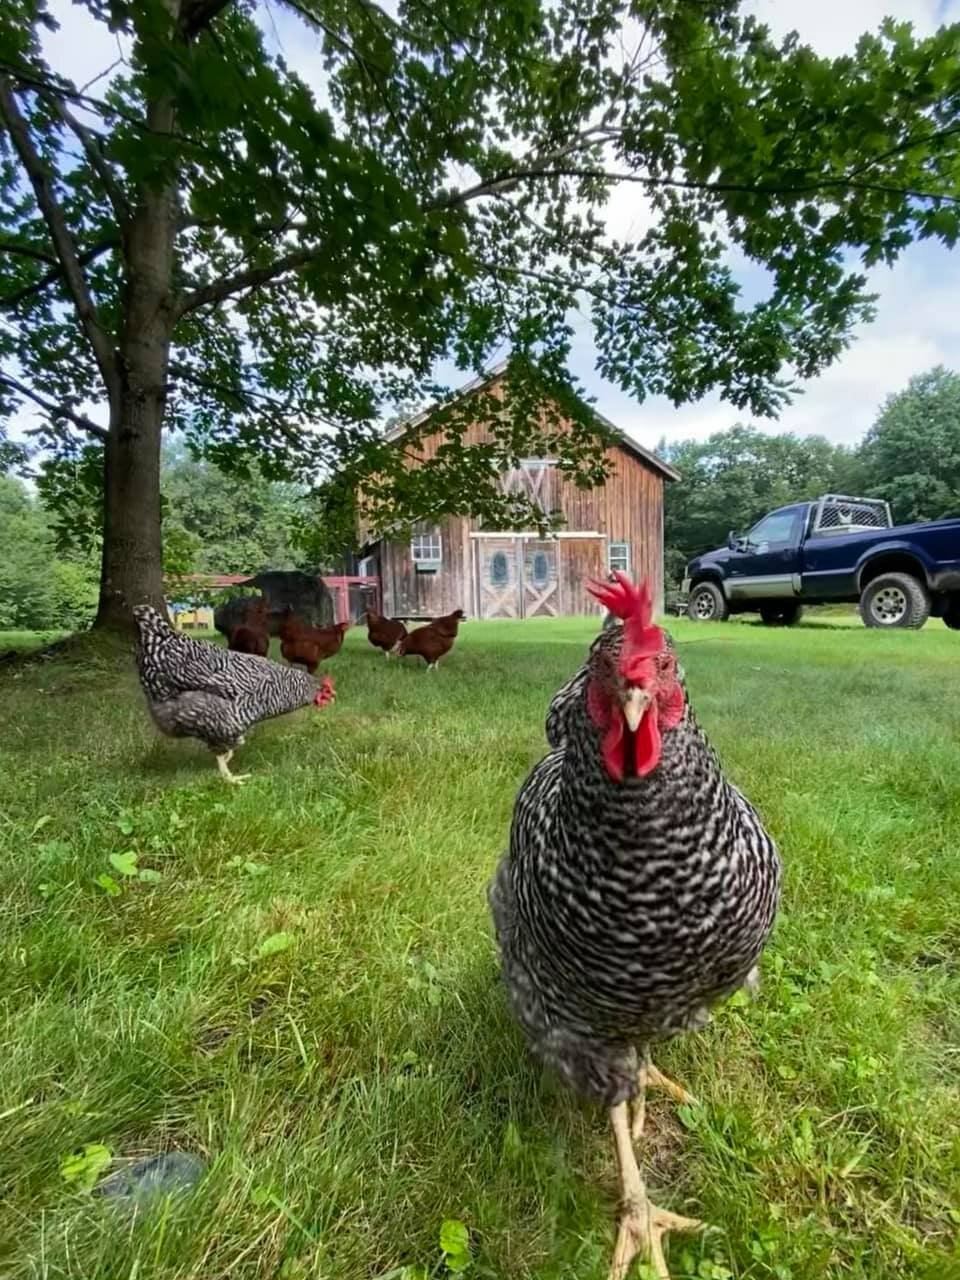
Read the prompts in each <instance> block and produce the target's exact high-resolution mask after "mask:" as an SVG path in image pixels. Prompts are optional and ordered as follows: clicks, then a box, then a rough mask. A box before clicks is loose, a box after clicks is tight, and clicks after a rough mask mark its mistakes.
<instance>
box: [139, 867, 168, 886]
mask: <svg viewBox="0 0 960 1280" xmlns="http://www.w3.org/2000/svg"><path fill="white" fill-rule="evenodd" d="M137 879H138V880H142V881H143V882H144V884H159V883H160V881H161V880H162V879H163V876H162V875H161V873H160V872H159V871H154V869H153V867H141V869H140V870H139V871H138V872H137Z"/></svg>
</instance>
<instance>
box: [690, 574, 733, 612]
mask: <svg viewBox="0 0 960 1280" xmlns="http://www.w3.org/2000/svg"><path fill="white" fill-rule="evenodd" d="M687 617H688V618H689V619H690V620H691V621H692V622H726V620H727V619H728V618H729V617H730V606H729V605H728V604H727V601H726V599H725V597H724V594H723V592H722V591H721V590H720V588H719V587H718V586H717V584H716V583H715V582H698V583H697V585H696V586H695V587H694V588H693V590H692V591H691V592H690V600H689V603H688V604H687Z"/></svg>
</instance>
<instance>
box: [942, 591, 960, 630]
mask: <svg viewBox="0 0 960 1280" xmlns="http://www.w3.org/2000/svg"><path fill="white" fill-rule="evenodd" d="M943 624H944V626H946V627H949V628H950V630H951V631H960V597H958V596H954V597H953V599H952V600H948V601H947V607H946V608H945V609H944V611H943Z"/></svg>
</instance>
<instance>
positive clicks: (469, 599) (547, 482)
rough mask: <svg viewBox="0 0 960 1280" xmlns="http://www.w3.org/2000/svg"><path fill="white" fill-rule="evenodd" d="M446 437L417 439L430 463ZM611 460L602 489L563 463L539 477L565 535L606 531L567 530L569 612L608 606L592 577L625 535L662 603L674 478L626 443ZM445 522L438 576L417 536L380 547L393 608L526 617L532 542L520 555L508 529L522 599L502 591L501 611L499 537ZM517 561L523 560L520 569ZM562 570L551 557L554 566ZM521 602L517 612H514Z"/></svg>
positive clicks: (633, 566) (633, 568)
mask: <svg viewBox="0 0 960 1280" xmlns="http://www.w3.org/2000/svg"><path fill="white" fill-rule="evenodd" d="M490 392H492V394H494V395H498V394H499V392H500V388H499V386H498V385H495V386H493V387H491V388H490ZM463 438H464V442H465V443H466V444H468V445H470V444H482V443H484V442H485V441H487V440H489V438H490V437H489V432H488V429H487V428H486V426H485V425H484V424H483V423H481V422H477V423H473V424H471V425H470V426H468V427H467V428H466V430H465V432H464V437H463ZM442 440H443V433H442V432H441V431H437V432H435V433H433V434H432V435H427V436H425V437H424V438H423V440H422V441H421V442H420V443H419V444H418V446H417V453H418V454H419V455H420V457H421V458H423V460H425V461H426V460H427V459H429V458H432V457H433V456H434V455H435V453H436V451H437V448H438V447H439V445H440V444H441V443H442ZM607 458H608V460H609V461H610V463H611V474H610V475H609V477H608V479H607V481H606V484H604V485H603V486H600V487H597V488H595V489H580V488H578V487H577V486H576V485H575V484H574V483H573V482H572V481H571V480H569V479H567V478H565V477H564V476H563V475H561V474H560V473H558V472H557V471H556V470H555V469H553V468H551V469H549V471H548V472H547V474H545V475H544V476H543V477H542V479H538V481H537V483H538V485H539V496H542V498H543V499H544V500H545V501H544V505H545V507H547V509H549V508H550V507H553V506H556V507H557V508H559V510H560V511H561V512H562V513H563V517H564V521H565V524H564V529H565V532H567V533H568V534H573V533H576V532H582V533H595V534H602V535H603V537H602V538H592V539H576V538H573V537H566V538H562V539H559V540H558V542H557V555H556V560H555V569H556V575H557V580H558V590H557V593H556V600H557V612H558V613H560V614H566V615H569V614H597V613H600V612H601V610H600V607H599V606H598V605H597V603H596V601H595V600H594V599H593V597H592V596H591V595H589V593H588V592H587V591H586V590H585V589H584V583H585V582H586V581H587V580H588V579H590V578H596V577H602V576H604V575H605V574H606V572H607V548H608V546H609V544H610V543H615V542H625V543H627V544H628V545H629V548H630V573H631V576H633V577H634V578H635V579H636V578H638V577H639V578H643V579H645V580H646V582H647V583H648V584H649V586H650V590H651V594H652V596H653V599H654V601H655V604H656V606H657V607H658V608H662V602H663V486H664V479H663V477H662V476H661V475H660V474H659V473H658V472H657V471H655V470H654V469H652V468H651V467H649V466H647V465H646V464H645V463H644V462H643V461H642V460H641V459H639V458H637V457H635V456H634V455H633V454H631V453H630V452H628V451H627V450H626V449H624V448H620V447H619V446H612V447H611V448H610V449H608V450H607ZM412 465H416V464H415V463H413V464H412ZM505 482H506V483H508V484H509V483H514V484H519V483H522V482H523V478H522V477H519V476H517V475H514V476H513V477H512V478H511V477H507V478H506V479H505ZM435 527H436V528H438V529H439V531H440V533H441V536H442V539H443V563H442V565H441V566H440V568H439V569H438V570H437V572H436V573H422V572H418V571H417V570H416V568H415V566H414V563H413V559H412V556H411V548H410V540H409V539H404V540H403V541H393V542H383V543H380V544H379V552H380V557H379V558H380V576H381V580H382V589H383V600H384V609H385V612H387V613H388V614H393V615H395V616H396V615H401V616H402V615H403V614H408V615H409V614H424V615H431V616H436V615H439V614H442V613H449V612H450V611H451V610H453V609H458V608H462V609H464V610H466V612H467V613H468V614H469V615H470V616H471V617H482V616H485V611H486V616H501V617H504V616H517V614H519V613H521V612H522V611H523V609H524V604H525V603H528V602H529V601H530V599H531V594H530V592H529V591H528V590H525V588H524V585H523V584H522V583H521V582H520V581H519V578H520V576H521V575H524V576H526V575H527V574H528V573H529V569H530V565H531V561H530V558H529V544H527V548H525V549H521V550H520V551H519V552H517V551H515V549H514V548H515V544H514V542H513V535H511V534H509V533H505V534H504V535H503V541H502V543H501V541H500V540H498V541H497V544H496V545H497V548H498V549H503V550H504V553H505V554H506V555H507V557H508V560H509V563H510V575H511V579H512V578H513V577H514V574H515V572H516V576H517V578H518V585H517V604H516V606H513V605H512V603H511V596H510V591H509V590H508V591H506V592H505V593H503V592H501V593H500V594H501V596H502V607H501V606H497V608H496V609H495V610H491V608H490V607H489V597H491V596H492V595H493V594H494V593H493V592H492V591H491V590H489V588H490V587H491V586H492V584H491V582H490V572H491V557H492V554H493V550H492V549H491V548H490V547H486V548H485V547H484V543H485V542H487V541H489V539H483V538H471V537H470V534H471V533H472V532H474V531H476V530H477V529H478V528H479V526H478V525H477V524H476V522H473V521H468V520H464V519H460V518H456V519H446V520H442V521H440V522H438V524H437V525H436V526H435ZM484 532H492V531H490V530H484ZM517 565H519V566H520V567H519V568H516V566H517ZM553 570H554V564H553V561H551V573H552V572H553ZM485 588H487V589H486V590H485ZM485 597H486V598H487V600H486V605H485ZM521 602H523V603H521ZM514 607H515V612H513V613H511V612H510V610H511V608H514Z"/></svg>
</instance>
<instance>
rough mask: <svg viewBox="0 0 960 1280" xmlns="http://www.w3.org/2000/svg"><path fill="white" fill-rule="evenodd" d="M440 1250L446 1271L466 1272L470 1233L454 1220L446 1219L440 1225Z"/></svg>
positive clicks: (469, 1260)
mask: <svg viewBox="0 0 960 1280" xmlns="http://www.w3.org/2000/svg"><path fill="white" fill-rule="evenodd" d="M440 1248H441V1250H442V1251H443V1255H444V1257H443V1260H444V1265H445V1266H446V1268H447V1270H448V1271H466V1269H467V1267H469V1266H470V1263H471V1261H472V1259H471V1256H470V1232H469V1231H468V1230H467V1228H466V1227H465V1226H464V1224H463V1223H462V1222H458V1221H457V1219H456V1218H447V1219H446V1220H445V1221H444V1222H443V1223H442V1224H441V1227H440Z"/></svg>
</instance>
